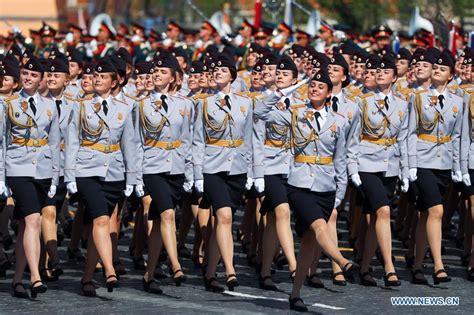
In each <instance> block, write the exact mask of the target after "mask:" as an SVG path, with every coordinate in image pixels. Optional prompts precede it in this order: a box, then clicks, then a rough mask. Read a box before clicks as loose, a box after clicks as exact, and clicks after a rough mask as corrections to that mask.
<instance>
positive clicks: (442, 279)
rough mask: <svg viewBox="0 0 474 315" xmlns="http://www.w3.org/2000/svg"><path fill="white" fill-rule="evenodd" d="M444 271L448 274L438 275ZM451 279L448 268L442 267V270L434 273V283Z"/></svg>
mask: <svg viewBox="0 0 474 315" xmlns="http://www.w3.org/2000/svg"><path fill="white" fill-rule="evenodd" d="M443 272H444V273H445V274H446V276H445V277H438V275H439V274H440V273H443ZM449 281H451V277H450V276H448V273H447V272H446V270H444V269H440V270H438V271H436V272H434V273H433V282H434V284H440V283H441V282H449Z"/></svg>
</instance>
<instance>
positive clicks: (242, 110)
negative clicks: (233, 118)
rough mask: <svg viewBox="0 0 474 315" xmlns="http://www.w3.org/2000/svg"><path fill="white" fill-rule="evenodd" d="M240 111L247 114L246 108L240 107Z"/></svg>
mask: <svg viewBox="0 0 474 315" xmlns="http://www.w3.org/2000/svg"><path fill="white" fill-rule="evenodd" d="M240 111H241V112H242V113H243V114H245V112H246V110H245V106H240Z"/></svg>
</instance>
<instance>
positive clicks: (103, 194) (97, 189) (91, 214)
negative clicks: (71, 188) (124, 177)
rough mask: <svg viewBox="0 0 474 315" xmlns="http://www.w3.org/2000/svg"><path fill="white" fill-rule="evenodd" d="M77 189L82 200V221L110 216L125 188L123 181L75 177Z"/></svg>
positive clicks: (86, 222)
mask: <svg viewBox="0 0 474 315" xmlns="http://www.w3.org/2000/svg"><path fill="white" fill-rule="evenodd" d="M76 183H77V190H78V194H79V196H80V198H81V199H82V200H84V205H85V212H84V223H85V224H88V223H91V222H92V221H93V220H94V219H96V218H98V217H101V216H104V215H106V216H109V217H110V216H111V215H112V213H113V212H114V209H115V206H116V205H117V204H118V203H119V201H120V198H121V196H122V194H123V190H124V189H125V181H114V182H106V181H104V180H101V178H100V177H77V178H76Z"/></svg>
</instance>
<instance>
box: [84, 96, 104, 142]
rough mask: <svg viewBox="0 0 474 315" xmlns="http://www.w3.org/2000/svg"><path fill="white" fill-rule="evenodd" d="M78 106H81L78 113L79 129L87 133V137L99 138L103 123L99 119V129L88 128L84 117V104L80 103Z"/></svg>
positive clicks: (85, 116)
mask: <svg viewBox="0 0 474 315" xmlns="http://www.w3.org/2000/svg"><path fill="white" fill-rule="evenodd" d="M79 106H81V111H80V123H81V129H82V130H83V131H84V132H85V133H87V134H88V135H90V136H92V137H97V136H99V135H100V134H101V133H102V131H103V130H104V126H105V123H104V121H103V120H102V118H100V119H99V127H98V128H97V129H95V130H94V129H92V128H90V126H89V123H88V122H87V115H86V108H85V106H84V102H83V101H81V102H80V104H79Z"/></svg>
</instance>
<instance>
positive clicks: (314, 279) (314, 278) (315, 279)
mask: <svg viewBox="0 0 474 315" xmlns="http://www.w3.org/2000/svg"><path fill="white" fill-rule="evenodd" d="M306 282H307V285H308V286H309V287H312V288H316V289H322V288H324V283H323V282H322V281H321V279H320V278H319V275H318V274H317V273H313V274H312V275H311V276H309V277H306Z"/></svg>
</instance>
